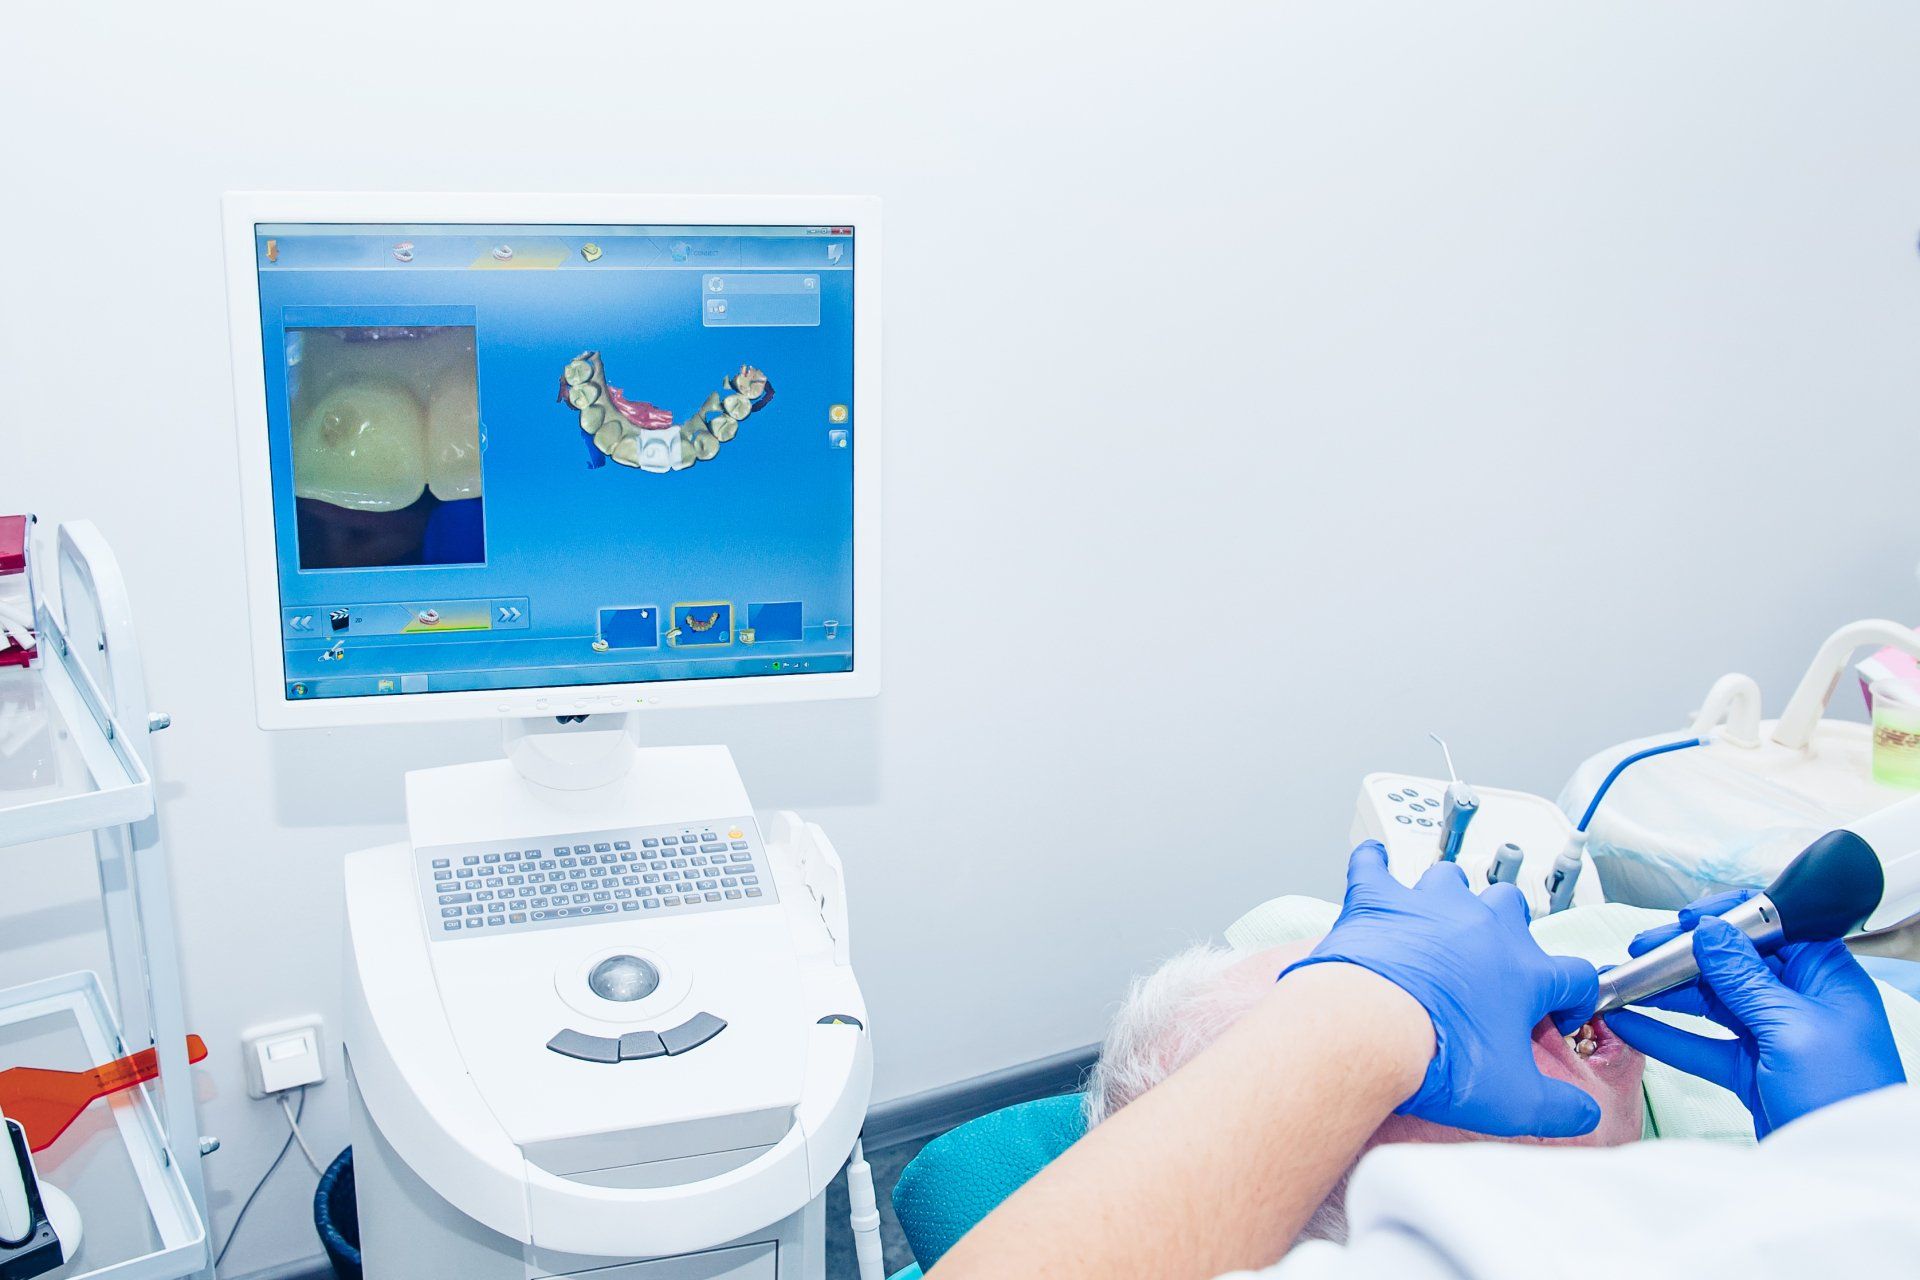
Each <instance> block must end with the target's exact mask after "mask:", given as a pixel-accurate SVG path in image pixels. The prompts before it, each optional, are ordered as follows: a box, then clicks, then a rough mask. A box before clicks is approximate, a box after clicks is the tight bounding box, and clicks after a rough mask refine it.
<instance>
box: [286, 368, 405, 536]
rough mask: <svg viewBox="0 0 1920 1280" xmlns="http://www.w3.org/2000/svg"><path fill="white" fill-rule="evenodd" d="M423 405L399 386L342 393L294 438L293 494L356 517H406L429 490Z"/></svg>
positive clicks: (358, 387)
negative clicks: (404, 511) (405, 511)
mask: <svg viewBox="0 0 1920 1280" xmlns="http://www.w3.org/2000/svg"><path fill="white" fill-rule="evenodd" d="M425 426H426V424H425V422H424V421H423V415H422V414H421V411H420V402H419V401H418V400H416V399H415V398H414V396H413V393H412V392H410V391H408V390H407V389H406V388H405V387H403V386H400V385H398V384H397V383H391V382H385V381H378V380H369V381H356V382H348V383H346V384H344V385H342V386H338V387H336V388H334V390H333V391H331V392H330V393H328V394H327V395H326V396H324V397H322V398H321V400H320V402H319V403H318V404H316V405H314V407H313V409H312V410H311V411H310V412H308V414H307V415H306V417H304V418H302V419H301V421H300V423H299V425H298V426H296V427H295V428H294V432H293V491H294V493H295V494H296V495H298V496H299V497H302V498H316V499H318V500H320V501H322V502H330V503H332V504H333V505H334V506H336V507H345V508H347V509H348V510H351V511H398V510H400V509H401V508H403V507H408V506H412V505H413V504H414V503H415V502H416V501H418V500H419V498H420V494H421V491H422V490H424V489H425V488H426V487H427V465H426V463H427V460H426V449H425V441H426V430H425Z"/></svg>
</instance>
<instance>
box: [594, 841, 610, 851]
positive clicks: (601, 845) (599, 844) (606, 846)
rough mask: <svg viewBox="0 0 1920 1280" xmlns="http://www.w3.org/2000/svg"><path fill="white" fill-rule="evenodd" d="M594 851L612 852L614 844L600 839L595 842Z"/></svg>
mask: <svg viewBox="0 0 1920 1280" xmlns="http://www.w3.org/2000/svg"><path fill="white" fill-rule="evenodd" d="M593 851H594V852H595V853H612V852H613V845H611V844H610V843H608V842H607V841H605V840H598V841H595V842H594V846H593Z"/></svg>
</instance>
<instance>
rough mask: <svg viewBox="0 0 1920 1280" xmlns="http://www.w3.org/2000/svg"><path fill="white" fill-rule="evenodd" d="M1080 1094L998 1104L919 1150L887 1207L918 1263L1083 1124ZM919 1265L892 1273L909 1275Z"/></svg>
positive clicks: (931, 1259)
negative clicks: (891, 1204) (1008, 1104)
mask: <svg viewBox="0 0 1920 1280" xmlns="http://www.w3.org/2000/svg"><path fill="white" fill-rule="evenodd" d="M1080 1106H1081V1096H1080V1095H1079V1094H1077V1093H1068V1094H1062V1095H1061V1096H1059V1097H1057V1098H1040V1099H1038V1100H1036V1101H1033V1102H1022V1103H1019V1104H1017V1105H1015V1106H1011V1107H1002V1108H1001V1109H1000V1110H998V1111H993V1112H989V1113H988V1114H986V1115H984V1116H980V1117H979V1118H977V1119H974V1120H969V1121H967V1123H965V1124H963V1125H961V1126H960V1127H959V1128H957V1129H953V1130H950V1131H949V1132H947V1133H944V1134H941V1135H940V1136H939V1137H938V1138H935V1139H934V1140H933V1141H932V1142H929V1143H928V1144H927V1145H926V1146H924V1147H922V1148H921V1149H920V1154H919V1155H917V1156H915V1157H914V1158H913V1160H912V1162H911V1163H909V1164H908V1165H907V1167H906V1168H905V1169H904V1170H902V1171H901V1174H900V1181H899V1182H897V1183H895V1184H894V1188H893V1212H894V1216H895V1217H897V1218H898V1219H899V1220H900V1229H901V1231H902V1232H903V1233H904V1234H905V1235H906V1237H907V1245H908V1246H909V1247H910V1248H911V1249H912V1250H913V1256H914V1258H915V1259H916V1260H917V1261H918V1262H919V1264H920V1266H921V1267H930V1266H932V1265H933V1264H934V1263H936V1262H938V1261H939V1260H940V1256H941V1255H942V1254H944V1253H945V1252H946V1251H947V1250H948V1249H951V1248H952V1247H953V1245H954V1242H955V1241H957V1240H959V1239H960V1237H961V1236H963V1235H965V1234H966V1233H967V1232H968V1231H969V1230H971V1229H972V1227H973V1225H974V1223H976V1222H978V1221H980V1219H982V1218H984V1217H986V1216H987V1214H989V1213H991V1212H992V1211H993V1209H994V1207H995V1206H996V1205H998V1204H999V1203H1000V1202H1001V1201H1002V1200H1005V1199H1006V1198H1007V1197H1008V1196H1010V1195H1012V1194H1013V1193H1014V1192H1015V1191H1017V1190H1019V1189H1020V1187H1021V1186H1023V1185H1024V1184H1025V1183H1026V1181H1027V1180H1028V1179H1029V1178H1031V1177H1033V1175H1034V1174H1036V1173H1038V1172H1040V1171H1041V1170H1042V1169H1044V1168H1046V1167H1047V1165H1048V1164H1049V1163H1051V1162H1052V1161H1053V1160H1054V1158H1055V1157H1057V1156H1058V1155H1059V1154H1060V1153H1061V1152H1063V1151H1065V1150H1066V1149H1067V1148H1068V1147H1070V1146H1072V1145H1073V1144H1074V1143H1075V1142H1077V1141H1079V1140H1080V1136H1081V1135H1082V1134H1084V1133H1085V1132H1086V1131H1087V1124H1086V1120H1085V1118H1084V1117H1083V1115H1082V1114H1081V1110H1080ZM918 1274H919V1268H918V1267H911V1268H908V1269H907V1270H906V1271H902V1272H900V1273H899V1274H898V1275H896V1276H894V1277H893V1280H912V1277H915V1276H917V1275H918Z"/></svg>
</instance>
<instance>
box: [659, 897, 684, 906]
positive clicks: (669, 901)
mask: <svg viewBox="0 0 1920 1280" xmlns="http://www.w3.org/2000/svg"><path fill="white" fill-rule="evenodd" d="M654 901H655V902H659V903H663V904H665V905H666V906H669V907H677V906H679V905H680V899H678V898H655V899H654Z"/></svg>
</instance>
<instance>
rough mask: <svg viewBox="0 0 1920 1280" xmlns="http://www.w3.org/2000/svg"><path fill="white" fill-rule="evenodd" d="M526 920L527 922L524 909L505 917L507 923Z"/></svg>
mask: <svg viewBox="0 0 1920 1280" xmlns="http://www.w3.org/2000/svg"><path fill="white" fill-rule="evenodd" d="M526 922H527V913H526V912H524V911H516V912H514V913H513V914H512V915H510V916H508V917H507V923H508V924H525V923H526Z"/></svg>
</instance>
